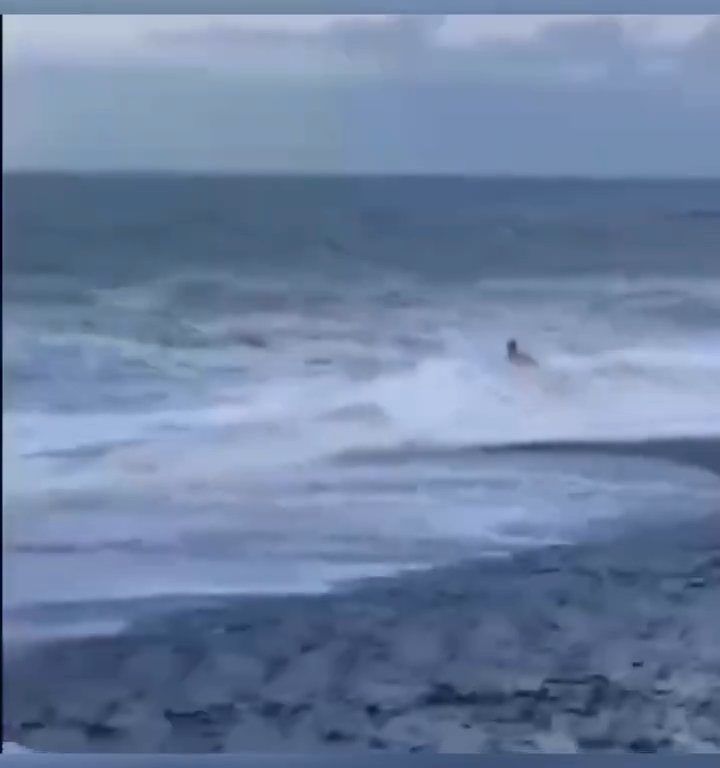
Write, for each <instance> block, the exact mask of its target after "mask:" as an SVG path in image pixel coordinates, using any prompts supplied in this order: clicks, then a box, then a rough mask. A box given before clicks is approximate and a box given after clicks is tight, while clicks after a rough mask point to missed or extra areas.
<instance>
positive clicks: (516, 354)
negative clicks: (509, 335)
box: [507, 339, 537, 367]
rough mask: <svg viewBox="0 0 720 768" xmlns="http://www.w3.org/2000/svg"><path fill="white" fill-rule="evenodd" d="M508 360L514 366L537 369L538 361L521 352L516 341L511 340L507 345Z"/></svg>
mask: <svg viewBox="0 0 720 768" xmlns="http://www.w3.org/2000/svg"><path fill="white" fill-rule="evenodd" d="M507 358H508V360H509V361H510V362H511V363H512V364H513V365H524V366H532V367H537V360H535V358H533V357H531V356H530V355H528V354H527V353H526V352H521V351H520V350H519V349H518V345H517V341H515V339H510V341H508V343H507Z"/></svg>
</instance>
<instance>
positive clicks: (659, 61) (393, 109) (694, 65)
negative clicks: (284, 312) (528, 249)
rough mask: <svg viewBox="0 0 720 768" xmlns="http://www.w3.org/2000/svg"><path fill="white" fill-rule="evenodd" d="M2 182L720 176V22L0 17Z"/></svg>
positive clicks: (685, 18) (706, 19)
mask: <svg viewBox="0 0 720 768" xmlns="http://www.w3.org/2000/svg"><path fill="white" fill-rule="evenodd" d="M3 65H4V89H3V107H4V109H3V129H4V147H3V160H4V164H5V168H6V169H28V170H63V171H79V172H84V171H101V170H119V171H132V170H158V171H175V172H185V171H187V172H227V173H234V172H265V171H267V172H279V173H284V172H290V173H461V174H468V175H473V174H506V173H507V174H521V175H522V174H541V175H592V176H605V175H609V176H638V175H639V176H656V175H660V176H678V175H679V176H686V175H692V176H697V175H701V176H718V175H720V152H718V151H717V136H720V76H719V75H720V17H708V16H621V17H620V16H443V15H436V16H357V15H345V16H339V15H338V16H328V15H316V16H197V15H196V16H168V15H164V16H148V15H145V16H140V15H138V16H111V15H104V16H99V15H93V16H6V17H5V19H4V25H3Z"/></svg>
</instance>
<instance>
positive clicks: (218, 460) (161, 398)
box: [3, 175, 720, 633]
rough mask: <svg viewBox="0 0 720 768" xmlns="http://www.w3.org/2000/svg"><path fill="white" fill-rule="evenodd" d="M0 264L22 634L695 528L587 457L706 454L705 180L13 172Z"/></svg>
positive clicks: (719, 278)
mask: <svg viewBox="0 0 720 768" xmlns="http://www.w3.org/2000/svg"><path fill="white" fill-rule="evenodd" d="M3 269H4V272H3V378H4V400H3V416H4V419H3V507H4V517H3V533H4V537H3V538H4V544H3V546H4V553H3V554H4V565H3V571H4V573H3V575H4V610H5V613H6V619H8V617H9V618H13V617H14V618H15V623H14V624H10V625H9V626H11V627H14V629H15V631H17V632H20V631H40V630H39V629H38V627H42V628H43V629H42V631H44V632H51V633H61V632H74V631H76V632H85V633H86V632H90V631H97V632H102V631H112V629H113V628H114V627H116V626H118V625H119V624H122V622H124V621H126V620H127V619H128V618H130V617H133V616H135V615H137V613H138V612H139V611H141V610H144V609H149V610H158V609H160V608H164V607H167V606H171V605H175V604H176V603H178V602H179V601H187V600H200V599H205V598H208V597H213V596H226V595H235V594H245V593H270V594H287V593H314V592H322V591H325V590H328V589H330V588H332V587H333V586H335V585H339V584H343V583H346V582H348V581H351V580H355V579H361V578H365V577H373V576H378V575H384V574H392V573H396V572H400V571H403V570H406V569H418V568H427V567H431V566H434V565H440V564H447V563H453V562H456V561H461V560H466V559H471V558H478V557H480V558H482V557H505V556H507V555H508V554H510V553H513V552H516V551H517V550H518V549H527V548H534V547H539V546H543V545H546V544H563V543H567V544H571V543H574V542H580V541H585V540H592V539H594V538H597V537H602V536H605V535H606V534H607V533H608V532H609V531H617V529H618V526H622V527H625V526H627V527H630V526H633V525H635V524H638V523H642V524H647V523H652V521H653V520H657V521H663V522H667V521H668V520H673V519H680V520H681V519H682V518H683V516H692V515H696V514H706V513H708V512H709V511H713V510H717V503H718V499H719V498H720V483H719V481H718V478H717V476H715V475H713V474H711V473H710V472H707V471H704V470H703V469H702V468H699V467H694V466H691V465H690V464H687V465H686V464H683V463H671V462H669V461H667V460H661V459H658V458H652V457H642V456H637V455H635V456H622V455H620V454H618V453H617V452H614V453H607V452H604V451H602V450H600V449H598V450H593V446H594V445H596V444H598V445H599V444H601V443H603V442H607V441H611V442H622V441H638V440H647V441H653V440H662V439H666V438H683V439H689V440H693V439H696V438H697V439H700V438H716V437H720V181H649V180H648V181H591V180H587V181H584V180H570V179H567V180H541V179H537V180H527V179H471V178H467V179H465V178H423V177H417V178H413V177H407V178H370V177H367V178H359V177H358V178H355V177H347V178H334V177H317V178H313V177H200V176H198V177H190V176H187V177H184V176H164V177H163V176H152V175H146V176H140V175H122V176H120V175H118V176H109V175H108V176H103V175H96V176H85V177H80V176H77V177H73V176H63V175H54V176H53V175H10V176H5V178H4V263H3ZM511 337H513V338H516V339H518V341H519V344H520V346H521V348H523V349H527V350H528V351H530V352H531V353H532V354H533V355H534V356H535V357H536V358H537V359H538V361H539V363H540V365H539V368H538V369H537V370H526V369H518V368H515V367H514V366H511V365H509V364H508V363H507V361H506V358H505V344H506V341H507V340H508V339H509V338H511ZM566 443H567V444H568V445H571V444H572V445H575V446H576V445H578V444H583V446H584V450H582V451H578V450H574V449H573V450H571V449H570V448H568V450H565V451H564V450H562V445H563V444H566ZM546 444H547V445H553V446H554V450H552V451H543V450H533V451H527V450H525V448H526V447H527V446H528V445H535V446H537V445H540V446H541V447H542V446H543V445H546ZM558 446H559V447H560V450H558ZM148 606H150V608H148Z"/></svg>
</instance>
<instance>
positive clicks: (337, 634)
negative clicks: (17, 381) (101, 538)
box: [4, 516, 720, 752]
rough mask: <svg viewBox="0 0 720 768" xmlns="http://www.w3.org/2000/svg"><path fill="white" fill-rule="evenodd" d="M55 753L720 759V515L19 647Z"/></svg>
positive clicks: (24, 706) (15, 683)
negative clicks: (708, 755)
mask: <svg viewBox="0 0 720 768" xmlns="http://www.w3.org/2000/svg"><path fill="white" fill-rule="evenodd" d="M4 718H5V738H6V739H8V740H13V741H17V742H19V743H20V744H23V745H25V746H28V747H31V748H34V749H40V750H53V751H112V752H116V751H145V752H156V751H174V752H219V751H229V752H233V751H244V750H252V751H275V752H277V751H283V750H286V751H317V750H320V749H332V750H366V749H375V750H394V751H403V752H405V751H425V750H429V751H443V752H475V751H542V752H572V751H636V752H655V751H678V752H718V751H720V516H718V517H714V518H711V519H708V518H704V519H695V520H692V521H688V522H686V523H684V524H682V525H680V524H676V525H674V526H673V527H655V528H653V529H649V530H644V531H636V532H635V533H633V534H626V535H624V536H623V537H622V538H618V539H616V540H613V541H605V542H603V543H598V544H594V545H586V546H574V547H557V548H549V549H544V550H540V551H536V552H533V553H524V554H519V555H517V556H515V557H514V558H512V559H509V560H506V561H489V562H480V563H470V564H463V565H460V566H456V567H453V568H449V569H443V570H437V571H433V572H427V573H415V574H409V575H406V576H404V577H401V578H397V579H384V580H380V581H377V582H371V583H367V584H365V585H361V586H358V587H355V588H353V589H347V590H343V591H341V592H338V593H336V594H333V595H328V596H323V597H314V598H311V597H293V598H290V597H288V598H253V599H235V600H232V601H230V600H229V601H227V602H226V603H225V604H224V605H218V606H214V607H205V608H202V609H200V608H196V609H195V610H188V611H186V612H176V613H174V614H169V615H166V616H164V617H158V618H155V619H154V620H153V621H152V622H145V623H137V624H136V625H134V626H133V627H132V628H131V629H129V630H127V631H126V632H124V633H122V634H121V635H119V636H116V637H106V638H86V639H72V640H64V641H54V642H52V643H46V644H43V645H36V646H34V647H32V648H30V647H26V648H24V649H23V650H22V651H20V650H18V649H15V650H13V649H6V658H5V708H4Z"/></svg>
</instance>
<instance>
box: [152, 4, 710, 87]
mask: <svg viewBox="0 0 720 768" xmlns="http://www.w3.org/2000/svg"><path fill="white" fill-rule="evenodd" d="M488 18H489V19H492V18H493V17H488ZM469 19H470V17H468V20H469ZM451 21H452V22H455V23H456V21H457V17H454V18H453V17H446V16H394V17H393V16H386V17H372V18H362V17H355V18H350V19H346V18H343V17H338V18H337V20H336V21H331V22H330V23H328V24H327V25H325V26H323V27H321V28H315V29H300V28H296V29H292V28H290V27H288V28H286V29H264V30H263V29H252V28H248V27H246V26H242V25H240V24H237V23H228V22H222V23H211V24H206V25H204V26H198V27H197V28H195V29H188V30H179V31H170V32H162V31H157V32H153V33H151V34H150V35H148V37H147V42H148V43H149V44H150V45H152V46H155V47H157V49H158V50H161V51H162V50H169V49H172V50H173V51H174V52H175V54H177V53H181V52H183V53H184V54H185V55H187V56H195V57H197V56H201V57H205V61H206V62H207V63H211V62H213V61H216V62H218V61H220V60H222V62H223V63H224V64H225V65H232V63H233V62H235V63H236V64H237V65H238V68H239V69H241V66H240V65H241V64H243V63H245V62H246V61H247V60H248V58H251V57H252V56H258V55H260V54H264V55H265V56H266V57H268V59H267V60H269V58H272V57H273V56H275V57H276V59H277V60H283V61H284V62H285V66H286V68H288V69H290V70H293V71H295V72H297V71H298V70H300V71H301V70H302V69H303V66H304V65H305V64H307V62H310V61H313V60H314V59H313V57H317V56H321V61H322V62H323V66H325V67H326V70H327V72H328V73H330V72H332V71H335V72H336V73H337V72H340V71H342V72H344V73H346V74H352V72H353V71H356V72H358V73H362V74H366V73H367V72H368V71H371V72H375V73H376V74H378V75H391V76H395V75H398V74H402V75H405V76H408V77H412V78H423V77H424V78H430V79H433V78H453V77H458V78H477V79H484V80H492V79H495V78H500V79H505V80H507V79H511V80H515V81H528V82H536V81H538V80H540V81H548V80H550V81H552V82H578V81H611V82H612V81H614V82H616V83H617V84H618V85H619V86H626V85H628V84H629V83H630V82H633V81H635V80H638V79H642V78H646V77H647V78H650V79H651V80H652V81H653V82H656V81H657V79H658V77H666V78H670V79H672V78H675V79H677V77H678V76H686V77H696V76H702V75H704V72H705V70H706V69H707V67H709V66H716V64H717V62H718V60H720V33H718V30H719V29H720V23H719V22H717V21H715V22H711V23H709V24H708V25H707V26H706V28H705V30H704V31H702V32H701V33H700V34H699V35H694V36H693V35H690V36H689V37H686V38H685V39H682V38H681V40H680V42H678V40H673V39H672V36H668V35H667V30H668V25H669V24H670V22H669V21H668V22H667V23H666V24H664V25H663V27H664V29H665V31H666V34H665V35H654V34H644V35H642V34H638V29H641V28H642V29H645V30H646V31H647V29H652V28H653V27H657V21H656V20H655V21H656V23H655V24H654V25H653V24H652V22H651V23H647V22H645V23H644V24H641V23H639V22H637V20H633V19H627V18H624V17H562V18H561V19H560V20H555V19H554V18H553V17H536V20H535V24H534V31H532V32H531V33H530V34H527V33H526V34H524V35H520V36H514V37H513V36H508V35H507V34H504V35H502V34H496V35H494V36H493V35H489V36H488V35H482V34H480V32H481V30H482V26H481V25H482V23H483V20H482V19H473V24H474V26H475V28H476V29H477V30H478V34H477V39H475V40H472V39H470V40H468V39H467V37H465V39H464V40H463V41H462V42H459V41H458V40H457V39H453V37H452V36H449V35H447V34H445V33H444V31H445V28H446V27H447V26H448V24H449V23H450V22H451ZM491 26H492V25H491ZM522 26H523V28H524V29H525V30H527V25H526V24H524V25H522ZM505 29H506V30H508V29H512V26H511V25H510V24H509V22H506V26H505ZM530 29H532V26H531V27H530ZM333 66H335V67H336V69H335V70H333Z"/></svg>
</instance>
